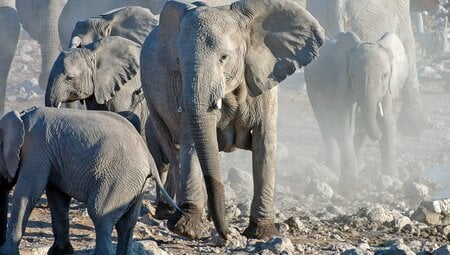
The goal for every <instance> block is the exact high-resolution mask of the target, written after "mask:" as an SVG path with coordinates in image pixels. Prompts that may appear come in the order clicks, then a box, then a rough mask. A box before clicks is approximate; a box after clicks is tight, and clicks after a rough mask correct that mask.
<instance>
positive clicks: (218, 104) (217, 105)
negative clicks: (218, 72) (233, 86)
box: [216, 98, 222, 110]
mask: <svg viewBox="0 0 450 255" xmlns="http://www.w3.org/2000/svg"><path fill="white" fill-rule="evenodd" d="M216 108H217V109H218V110H220V109H222V98H219V99H218V100H217V102H216Z"/></svg>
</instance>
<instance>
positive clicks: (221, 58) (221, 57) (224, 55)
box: [220, 54, 228, 63]
mask: <svg viewBox="0 0 450 255" xmlns="http://www.w3.org/2000/svg"><path fill="white" fill-rule="evenodd" d="M227 58H228V55H227V54H223V55H222V56H220V62H222V63H223V62H225V60H227Z"/></svg>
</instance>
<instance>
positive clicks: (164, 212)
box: [153, 201, 175, 220]
mask: <svg viewBox="0 0 450 255" xmlns="http://www.w3.org/2000/svg"><path fill="white" fill-rule="evenodd" d="M174 213H175V209H174V208H173V207H172V206H170V205H168V204H166V203H164V202H161V201H159V202H158V204H157V205H156V211H155V215H154V216H153V217H154V218H155V219H157V220H167V219H169V218H170V216H172V215H173V214H174Z"/></svg>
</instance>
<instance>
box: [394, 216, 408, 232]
mask: <svg viewBox="0 0 450 255" xmlns="http://www.w3.org/2000/svg"><path fill="white" fill-rule="evenodd" d="M410 224H412V222H411V219H410V218H409V217H407V216H401V217H399V218H397V219H396V220H395V226H394V227H395V229H396V230H397V231H401V230H402V229H403V228H404V227H405V226H408V225H410Z"/></svg>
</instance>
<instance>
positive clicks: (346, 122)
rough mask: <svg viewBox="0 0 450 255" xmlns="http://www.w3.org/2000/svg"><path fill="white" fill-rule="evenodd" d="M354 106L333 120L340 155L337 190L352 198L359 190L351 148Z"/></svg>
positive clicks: (354, 158)
mask: <svg viewBox="0 0 450 255" xmlns="http://www.w3.org/2000/svg"><path fill="white" fill-rule="evenodd" d="M354 108H355V107H354V106H351V107H347V108H345V109H344V110H343V111H342V112H343V113H344V114H343V115H341V116H340V117H338V116H336V118H335V128H336V132H337V133H336V135H335V136H336V139H337V142H338V145H339V150H340V154H341V174H340V180H339V189H340V190H341V192H342V193H343V195H344V196H346V197H351V196H353V194H354V192H355V191H357V190H359V188H360V187H359V185H358V182H357V160H356V154H355V148H354V146H353V144H354V142H353V136H354V123H355V122H354Z"/></svg>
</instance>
